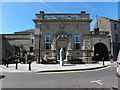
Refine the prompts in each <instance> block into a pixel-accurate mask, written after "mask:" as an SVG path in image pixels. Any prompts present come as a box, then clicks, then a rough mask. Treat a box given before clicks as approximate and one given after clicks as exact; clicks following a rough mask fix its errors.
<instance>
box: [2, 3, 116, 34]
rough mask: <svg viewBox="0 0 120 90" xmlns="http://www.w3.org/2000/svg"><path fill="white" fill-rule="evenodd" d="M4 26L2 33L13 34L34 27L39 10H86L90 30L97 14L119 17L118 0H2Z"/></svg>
mask: <svg viewBox="0 0 120 90" xmlns="http://www.w3.org/2000/svg"><path fill="white" fill-rule="evenodd" d="M0 8H2V12H1V13H2V15H0V19H2V22H0V24H2V26H1V27H2V28H0V29H1V30H0V34H13V33H14V32H17V31H23V30H28V29H33V28H34V22H33V21H32V19H34V18H35V14H39V11H44V12H45V13H80V12H81V11H86V13H89V14H90V18H91V19H93V21H92V22H91V27H90V30H93V27H94V25H95V23H96V15H97V16H98V17H99V16H102V17H107V18H110V19H118V2H2V3H0Z"/></svg>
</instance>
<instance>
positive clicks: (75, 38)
mask: <svg viewBox="0 0 120 90" xmlns="http://www.w3.org/2000/svg"><path fill="white" fill-rule="evenodd" d="M77 44H78V45H79V48H77ZM73 48H74V50H80V49H81V37H80V33H78V32H75V33H74V34H73Z"/></svg>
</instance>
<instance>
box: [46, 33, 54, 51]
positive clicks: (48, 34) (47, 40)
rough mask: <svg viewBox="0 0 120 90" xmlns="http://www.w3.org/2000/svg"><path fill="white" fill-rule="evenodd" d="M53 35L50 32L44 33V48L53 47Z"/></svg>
mask: <svg viewBox="0 0 120 90" xmlns="http://www.w3.org/2000/svg"><path fill="white" fill-rule="evenodd" d="M51 38H52V35H51V33H50V32H47V33H45V34H44V49H45V50H49V49H51V40H52V39H51Z"/></svg>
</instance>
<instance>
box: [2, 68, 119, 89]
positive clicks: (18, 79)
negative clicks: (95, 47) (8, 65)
mask: <svg viewBox="0 0 120 90" xmlns="http://www.w3.org/2000/svg"><path fill="white" fill-rule="evenodd" d="M4 74H5V78H3V79H2V88H112V87H118V78H117V77H116V70H115V68H114V66H113V67H110V68H107V69H102V70H98V71H87V72H73V73H63V72H62V73H58V74H54V73H53V74H52V73H51V74H40V73H39V74H36V73H33V72H24V73H23V72H22V73H20V72H19V73H13V72H12V73H10V72H9V73H4Z"/></svg>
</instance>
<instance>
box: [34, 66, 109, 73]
mask: <svg viewBox="0 0 120 90" xmlns="http://www.w3.org/2000/svg"><path fill="white" fill-rule="evenodd" d="M110 67H111V66H107V67H103V68H99V69H93V70H80V71H61V72H37V73H36V74H59V73H74V72H89V71H99V70H103V69H107V68H110Z"/></svg>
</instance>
